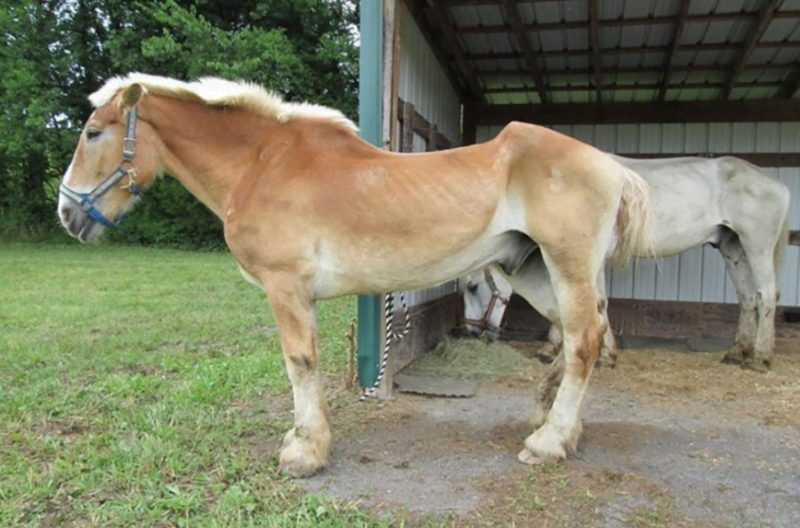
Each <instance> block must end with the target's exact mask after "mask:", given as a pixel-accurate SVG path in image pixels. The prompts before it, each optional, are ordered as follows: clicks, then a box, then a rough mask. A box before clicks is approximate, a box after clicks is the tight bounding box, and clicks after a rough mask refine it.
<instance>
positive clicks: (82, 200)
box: [58, 105, 142, 227]
mask: <svg viewBox="0 0 800 528" xmlns="http://www.w3.org/2000/svg"><path fill="white" fill-rule="evenodd" d="M138 114H139V108H138V105H133V106H132V107H131V109H130V111H128V124H127V126H126V129H125V139H123V140H122V161H121V162H120V164H119V165H117V168H116V169H114V172H112V173H111V174H109V175H108V176H106V178H105V179H104V180H103V181H101V182H100V183H99V184H98V185H97V186H96V187H95V188H94V189H92V190H91V191H89V192H88V193H82V192H78V191H76V190H75V189H72V188H70V187H69V186H68V185H67V184H66V183H62V184H61V185H60V186H59V187H58V192H59V193H60V194H61V195H63V196H64V197H65V198H67V199H68V200H69V201H71V202H73V203H75V204H76V205H77V206H78V207H80V208H81V210H82V211H83V212H85V213H86V214H88V215H89V216H91V217H92V218H94V219H95V220H97V221H98V222H100V223H101V224H103V225H104V226H106V227H116V225H117V224H118V223H119V221H120V220H121V219H122V217H123V216H124V213H122V212H120V213H119V214H118V215H117V216H115V217H114V219H113V220H109V219H108V218H106V217H105V215H104V214H103V213H101V212H100V210H99V209H98V208H96V207H95V206H94V204H95V202H97V200H99V199H100V198H101V197H102V196H103V195H104V194H106V193H107V192H108V191H110V190H111V189H112V188H113V187H114V186H115V185H116V184H117V183H118V182H119V181H120V180H121V179H122V178H124V177H126V176H127V177H128V186H127V189H128V192H130V193H131V194H132V195H134V196H136V195H138V194H139V193H140V192H142V189H141V187H139V186H137V185H136V183H135V182H134V178H135V177H136V169H135V168H134V167H133V156H134V155H135V154H136V121H137V119H138ZM125 166H127V167H128V168H127V169H126V168H125Z"/></svg>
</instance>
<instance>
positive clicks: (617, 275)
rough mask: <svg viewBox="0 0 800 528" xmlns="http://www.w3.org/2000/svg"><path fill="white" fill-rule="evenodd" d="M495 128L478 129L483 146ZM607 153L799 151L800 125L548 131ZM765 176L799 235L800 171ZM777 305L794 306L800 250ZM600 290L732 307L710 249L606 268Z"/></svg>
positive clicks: (794, 250)
mask: <svg viewBox="0 0 800 528" xmlns="http://www.w3.org/2000/svg"><path fill="white" fill-rule="evenodd" d="M502 128H503V127H501V126H492V127H478V141H486V140H489V139H491V138H493V137H494V136H496V135H497V133H498V132H499V131H500V130H502ZM553 128H554V129H555V130H558V131H559V132H561V133H564V134H568V135H571V136H573V137H575V138H577V139H580V140H581V141H585V142H587V143H589V144H592V145H594V146H596V147H598V148H599V149H601V150H605V151H608V152H620V153H629V154H646V153H652V154H657V153H672V154H676V155H677V154H681V153H686V154H697V153H708V154H712V155H717V156H719V155H724V154H734V155H735V154H736V153H737V152H800V123H708V124H706V123H690V124H680V123H677V124H663V125H662V124H642V125H574V126H557V127H553ZM765 172H767V173H768V174H771V175H773V176H775V177H777V178H778V179H779V180H780V181H782V182H783V183H784V184H786V186H787V187H789V190H790V192H791V196H792V199H791V204H790V208H789V227H790V229H795V230H796V229H800V200H799V199H798V197H800V167H797V168H782V169H780V170H778V169H771V168H765ZM779 288H780V290H781V302H780V304H782V305H785V306H800V247H797V246H789V247H788V248H787V249H786V253H785V256H784V261H783V266H782V268H781V275H780V281H779ZM606 289H607V290H608V292H609V294H610V296H612V297H617V298H638V299H657V300H675V301H704V302H727V303H736V302H737V299H736V290H735V289H734V287H733V283H732V282H731V281H730V279H729V278H728V275H727V271H726V269H725V262H724V261H723V259H722V257H721V256H720V254H719V252H718V251H717V250H715V249H714V248H712V247H710V246H705V247H702V248H695V249H692V250H690V251H687V252H685V253H682V254H681V255H679V256H675V257H670V258H664V259H658V260H655V261H638V262H636V263H635V264H634V265H632V266H629V267H628V268H626V269H624V270H614V269H612V268H609V270H608V272H607V273H606Z"/></svg>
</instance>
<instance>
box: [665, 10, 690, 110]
mask: <svg viewBox="0 0 800 528" xmlns="http://www.w3.org/2000/svg"><path fill="white" fill-rule="evenodd" d="M689 2H690V0H681V6H680V11H678V22H677V23H676V24H675V35H674V36H673V37H672V46H671V49H670V50H669V57H668V58H667V67H666V69H665V70H664V77H663V78H662V79H661V90H659V92H658V101H659V102H664V99H665V98H666V97H667V90H668V89H669V76H670V75H672V68H673V67H674V66H675V60H676V58H677V56H678V50H679V49H680V46H681V38H682V37H683V28H684V27H686V17H687V16H689Z"/></svg>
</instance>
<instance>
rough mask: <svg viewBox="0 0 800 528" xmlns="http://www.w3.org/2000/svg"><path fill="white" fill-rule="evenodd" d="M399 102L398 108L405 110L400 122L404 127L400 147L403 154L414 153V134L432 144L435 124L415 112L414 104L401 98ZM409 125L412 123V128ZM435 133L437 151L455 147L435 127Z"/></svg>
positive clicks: (434, 142)
mask: <svg viewBox="0 0 800 528" xmlns="http://www.w3.org/2000/svg"><path fill="white" fill-rule="evenodd" d="M397 101H398V103H397V104H398V106H399V107H400V108H402V109H403V113H402V117H401V121H400V123H401V124H402V125H403V139H402V142H401V146H400V149H401V152H412V151H413V142H414V132H416V133H417V134H419V135H420V136H422V137H423V138H425V140H426V141H427V142H428V144H430V143H431V140H430V134H431V127H432V125H433V124H432V123H429V122H428V120H427V119H425V118H424V117H423V116H422V115H420V114H419V113H418V112H417V111H416V110H414V105H413V104H411V103H409V102H407V101H403V100H402V99H400V98H398V100H397ZM407 123H411V126H407ZM433 133H434V136H435V137H434V140H433V144H434V145H436V148H437V149H439V150H444V149H449V148H452V147H453V144H452V143H451V142H450V140H449V139H448V138H447V136H445V135H444V134H442V133H441V132H439V131H438V130H436V128H435V127H434V132H433Z"/></svg>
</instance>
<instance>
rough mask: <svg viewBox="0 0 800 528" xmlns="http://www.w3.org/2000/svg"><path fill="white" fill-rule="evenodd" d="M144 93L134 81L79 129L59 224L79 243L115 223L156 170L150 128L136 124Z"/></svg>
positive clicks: (60, 200) (63, 185) (66, 176)
mask: <svg viewBox="0 0 800 528" xmlns="http://www.w3.org/2000/svg"><path fill="white" fill-rule="evenodd" d="M143 95H144V89H143V88H142V86H141V85H139V84H132V85H130V86H127V87H126V88H125V89H123V90H120V91H119V93H116V94H115V95H114V96H113V97H112V98H111V99H110V100H109V101H106V102H104V103H103V104H102V105H99V106H98V107H97V108H96V109H95V111H94V112H93V113H92V115H91V116H90V117H89V119H88V120H87V121H86V125H85V126H84V128H83V131H82V133H81V137H80V140H79V141H78V147H77V148H76V150H75V154H74V156H73V158H72V163H70V165H69V168H67V172H66V173H64V177H63V179H62V182H61V187H60V188H59V197H58V216H59V218H60V220H61V224H62V225H63V226H64V227H65V228H66V229H67V231H69V233H70V234H71V235H72V236H74V237H76V238H78V239H79V240H80V241H81V242H88V241H89V240H93V239H95V238H97V237H98V236H99V235H100V233H102V231H103V228H104V227H113V226H115V225H116V224H117V222H119V220H120V219H121V218H122V215H123V214H124V213H125V211H127V210H128V209H129V208H130V207H131V205H132V204H133V203H134V202H135V199H136V197H137V195H138V194H139V192H141V190H142V189H144V188H145V187H147V186H148V185H149V184H150V183H152V181H153V179H154V178H155V176H156V173H157V171H158V163H157V158H156V149H155V148H154V141H155V140H156V137H155V134H154V132H153V130H152V129H151V128H150V127H148V126H147V125H146V124H145V123H141V122H139V119H138V103H139V101H140V100H141V98H142V96H143Z"/></svg>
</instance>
